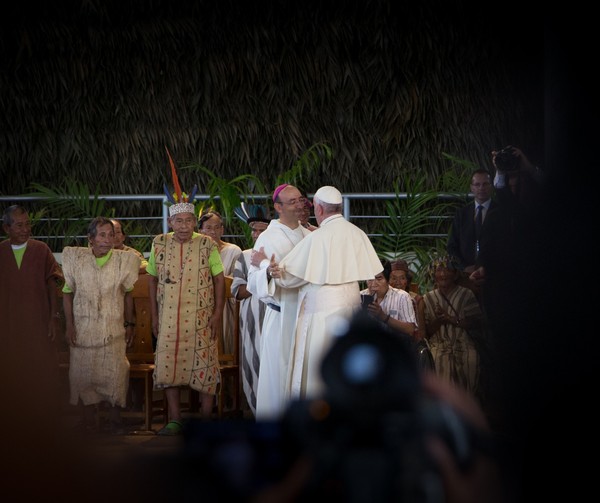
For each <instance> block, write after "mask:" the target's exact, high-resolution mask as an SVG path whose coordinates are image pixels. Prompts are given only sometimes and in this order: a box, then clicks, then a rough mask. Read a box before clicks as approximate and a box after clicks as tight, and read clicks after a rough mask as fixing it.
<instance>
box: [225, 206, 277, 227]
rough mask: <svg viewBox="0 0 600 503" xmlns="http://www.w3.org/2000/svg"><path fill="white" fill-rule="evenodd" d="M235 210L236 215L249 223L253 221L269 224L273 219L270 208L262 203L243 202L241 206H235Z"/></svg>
mask: <svg viewBox="0 0 600 503" xmlns="http://www.w3.org/2000/svg"><path fill="white" fill-rule="evenodd" d="M233 212H234V213H235V216H236V217H238V218H239V219H240V220H242V221H244V222H246V223H247V224H251V223H252V222H265V223H267V224H268V223H269V222H270V221H271V218H270V216H269V209H268V208H267V207H266V206H263V205H261V204H246V203H242V204H241V205H240V206H239V207H237V208H234V210H233Z"/></svg>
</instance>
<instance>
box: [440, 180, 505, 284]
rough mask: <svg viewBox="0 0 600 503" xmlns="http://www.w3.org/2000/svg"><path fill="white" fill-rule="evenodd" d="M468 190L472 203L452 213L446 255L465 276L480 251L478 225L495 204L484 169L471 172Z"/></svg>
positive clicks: (490, 181)
mask: <svg viewBox="0 0 600 503" xmlns="http://www.w3.org/2000/svg"><path fill="white" fill-rule="evenodd" d="M470 188H471V193H472V194H473V196H474V198H473V201H471V202H470V203H469V204H467V205H465V206H463V207H462V208H459V209H458V210H457V211H456V213H455V214H454V219H453V221H452V228H451V229H450V233H449V236H448V242H447V244H446V250H447V252H448V254H449V255H451V256H452V257H454V258H455V259H456V262H457V265H458V268H459V269H460V270H461V271H463V273H466V276H468V275H469V274H471V273H472V272H473V271H474V270H475V264H476V262H477V257H478V254H479V252H480V248H481V243H480V237H481V226H483V223H484V222H485V218H486V216H487V214H488V212H489V211H490V210H491V209H493V208H494V207H495V206H496V204H497V203H496V202H495V201H493V200H492V193H493V188H494V187H493V185H492V176H491V175H490V173H489V172H488V171H487V170H485V169H477V170H475V171H473V173H472V174H471V185H470ZM480 206H481V208H480V209H479V207H480ZM478 220H479V223H478Z"/></svg>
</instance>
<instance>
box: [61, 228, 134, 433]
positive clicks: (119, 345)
mask: <svg viewBox="0 0 600 503" xmlns="http://www.w3.org/2000/svg"><path fill="white" fill-rule="evenodd" d="M88 239H89V241H90V245H91V246H89V247H69V246H68V247H66V248H64V250H63V254H62V259H63V272H64V276H65V286H64V287H63V294H64V295H63V304H64V310H65V321H66V333H67V340H68V341H69V344H70V354H69V383H70V388H71V404H72V405H77V404H78V403H79V402H81V403H82V404H83V406H84V407H85V408H84V425H85V426H86V427H91V426H92V424H90V423H91V422H92V417H91V414H92V413H93V412H92V410H91V409H90V408H89V407H90V406H92V405H95V404H98V403H100V402H103V401H106V402H108V403H109V404H110V405H111V406H112V408H113V409H112V411H111V422H112V423H113V424H112V427H114V428H119V423H120V412H119V408H120V407H125V405H126V401H127V388H128V384H129V361H128V360H127V356H126V351H127V344H128V343H130V342H131V341H132V340H133V326H134V321H133V313H134V309H133V299H132V298H131V296H130V292H131V290H133V285H134V284H135V282H136V281H137V279H138V272H139V268H140V259H139V258H138V257H137V256H136V255H134V254H133V253H129V252H125V251H120V250H113V249H112V247H113V241H114V230H113V224H112V223H111V222H110V220H108V219H106V218H103V217H98V218H95V219H94V220H92V223H91V224H90V226H89V228H88Z"/></svg>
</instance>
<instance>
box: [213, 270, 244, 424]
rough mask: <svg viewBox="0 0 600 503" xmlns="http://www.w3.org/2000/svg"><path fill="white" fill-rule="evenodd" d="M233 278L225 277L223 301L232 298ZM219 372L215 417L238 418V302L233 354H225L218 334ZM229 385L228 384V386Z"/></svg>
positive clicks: (221, 335)
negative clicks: (228, 400)
mask: <svg viewBox="0 0 600 503" xmlns="http://www.w3.org/2000/svg"><path fill="white" fill-rule="evenodd" d="M232 281H233V278H232V277H231V276H225V299H231V298H232V297H233V295H232V293H231V283H232ZM218 348H219V370H220V371H221V386H220V392H219V393H218V394H217V397H216V400H217V403H216V405H217V416H218V417H219V418H222V417H225V416H233V417H238V416H240V415H241V404H240V396H241V391H240V386H241V384H240V356H239V355H240V302H239V301H238V300H236V303H235V318H234V323H233V352H232V353H226V352H225V350H224V345H223V333H222V332H221V333H220V334H219V339H218ZM228 383H229V384H228ZM229 391H231V393H232V406H231V407H230V408H226V400H225V398H226V395H227V392H229Z"/></svg>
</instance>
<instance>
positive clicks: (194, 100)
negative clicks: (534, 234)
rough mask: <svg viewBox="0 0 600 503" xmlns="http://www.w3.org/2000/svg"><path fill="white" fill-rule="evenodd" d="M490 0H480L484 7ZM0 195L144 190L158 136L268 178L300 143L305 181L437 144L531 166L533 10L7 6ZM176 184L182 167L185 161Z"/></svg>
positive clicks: (373, 184)
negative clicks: (323, 151) (305, 157)
mask: <svg viewBox="0 0 600 503" xmlns="http://www.w3.org/2000/svg"><path fill="white" fill-rule="evenodd" d="M490 7H491V9H490ZM7 9H8V12H7V13H6V14H5V15H4V16H3V20H4V24H5V27H4V29H3V30H2V33H3V37H2V45H1V46H0V61H1V65H2V66H1V67H0V75H1V80H0V91H1V92H0V96H1V98H0V99H1V100H2V101H1V106H2V110H3V114H2V115H1V116H0V133H1V135H0V173H2V174H6V175H8V177H7V178H6V179H5V182H4V183H3V184H2V187H1V188H0V193H3V194H19V193H22V192H23V191H25V189H26V188H27V186H28V184H29V183H31V182H32V181H35V182H37V183H41V184H53V183H60V181H61V180H63V179H64V178H65V177H70V178H75V179H77V180H79V181H81V182H83V183H86V184H87V185H89V186H90V187H91V188H95V187H96V186H97V185H99V186H100V187H101V191H100V193H123V194H145V193H161V192H162V185H163V182H164V181H169V173H168V164H167V160H166V156H165V151H164V146H165V145H167V146H168V147H169V149H170V151H171V152H172V154H173V156H174V158H175V160H176V162H177V164H178V165H179V166H184V165H185V164H187V163H192V162H196V163H199V164H201V165H204V166H206V167H207V168H209V169H211V170H213V171H215V172H217V173H218V174H219V176H221V177H223V178H226V179H230V178H233V177H235V176H237V175H240V174H242V173H252V174H255V175H257V176H259V177H260V178H261V180H263V181H264V183H265V184H266V185H267V189H268V190H272V189H273V188H274V185H273V183H274V179H275V177H276V176H277V175H278V174H280V173H281V172H283V171H285V170H288V169H289V168H290V167H291V166H292V163H293V162H294V160H296V159H297V158H298V157H299V156H300V155H301V154H302V153H303V152H304V151H305V150H306V149H308V148H309V147H310V146H311V145H313V144H314V143H317V142H325V143H327V144H328V145H330V146H331V147H332V148H333V152H334V158H333V160H332V161H331V162H327V163H324V164H323V165H322V166H321V167H320V169H319V170H318V171H317V172H316V173H314V175H313V176H310V177H309V178H308V179H307V180H306V181H305V185H306V187H307V190H309V191H310V190H313V191H314V190H316V189H317V188H318V187H319V186H321V185H324V184H334V183H335V185H336V186H338V187H339V188H340V190H341V191H342V192H370V191H374V192H386V191H389V190H390V188H391V187H392V183H393V181H394V180H395V179H396V178H397V177H398V176H399V175H400V174H407V173H418V174H421V175H425V176H427V177H429V179H430V183H431V184H433V183H434V181H435V179H436V178H437V177H439V175H440V173H442V172H443V171H444V170H446V169H449V168H450V163H449V162H448V161H447V160H445V159H443V158H442V153H443V152H447V153H449V154H451V155H454V156H456V157H458V158H460V159H466V160H470V161H473V162H475V163H477V164H479V165H481V166H484V167H489V163H490V155H489V152H490V151H491V150H492V149H495V148H500V147H502V146H504V145H506V144H514V145H519V146H520V147H521V148H522V149H523V150H524V151H525V152H526V153H527V154H528V156H529V157H530V158H531V160H532V161H533V162H534V163H536V164H539V165H541V166H545V165H546V162H545V153H544V106H545V105H544V94H545V81H544V59H545V57H546V55H545V53H544V20H543V19H542V18H541V17H540V16H539V13H537V12H523V10H522V9H519V11H518V12H511V9H510V4H506V3H502V4H500V3H499V4H498V5H497V11H496V10H495V9H494V6H493V5H487V4H486V5H480V4H478V3H476V2H467V1H464V0H462V1H450V2H447V1H442V0H438V1H431V0H430V1H424V2H406V1H392V0H362V1H359V0H349V1H342V0H331V1H315V0H307V1H303V2H290V1H284V0H280V1H265V0H258V1H251V2H245V1H241V0H223V1H219V2H214V1H190V0H182V1H177V2H172V1H167V0H155V1H142V0H133V1H115V0H104V1H102V0H87V1H81V0H71V1H65V0H62V1H60V0H59V1H57V2H48V3H46V2H45V3H41V2H31V1H30V0H25V1H23V2H19V3H17V4H12V5H10V6H9V7H7ZM182 178H183V180H182V182H183V184H184V185H185V186H188V185H189V186H190V187H191V186H192V185H193V183H195V182H196V181H197V180H196V179H197V178H199V180H198V181H199V182H200V183H199V185H200V191H201V192H202V187H203V185H204V183H203V182H204V180H202V177H198V176H196V177H194V178H193V179H190V178H191V177H190V175H189V174H187V173H184V174H183V175H182Z"/></svg>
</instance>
